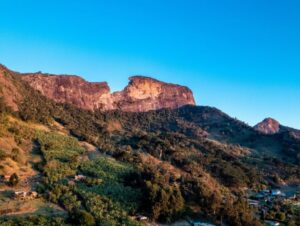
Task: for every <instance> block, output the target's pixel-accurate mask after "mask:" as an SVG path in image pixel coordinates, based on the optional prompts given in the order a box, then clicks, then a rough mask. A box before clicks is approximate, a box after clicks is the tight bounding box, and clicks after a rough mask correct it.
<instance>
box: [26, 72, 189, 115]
mask: <svg viewBox="0 0 300 226" xmlns="http://www.w3.org/2000/svg"><path fill="white" fill-rule="evenodd" d="M22 79H23V80H25V81H27V82H28V83H29V84H30V85H31V86H32V87H33V88H34V89H36V90H39V91H40V92H41V93H42V94H43V95H44V96H46V97H48V98H50V99H53V100H54V101H56V102H60V103H70V104H73V105H75V106H77V107H79V108H83V109H88V110H96V109H101V110H113V109H120V110H122V111H131V112H143V111H149V110H156V109H161V108H178V107H181V106H184V105H195V101H194V97H193V93H192V92H191V90H190V89H188V88H187V87H184V86H179V85H174V84H169V83H164V82H160V81H158V80H155V79H152V78H148V77H142V76H134V77H131V78H129V80H130V82H129V84H128V86H127V87H125V89H124V90H123V91H120V92H115V93H111V92H110V88H109V86H108V85H107V83H106V82H100V83H93V82H87V81H85V80H83V79H82V78H80V77H78V76H66V75H45V74H41V73H35V74H24V75H22Z"/></svg>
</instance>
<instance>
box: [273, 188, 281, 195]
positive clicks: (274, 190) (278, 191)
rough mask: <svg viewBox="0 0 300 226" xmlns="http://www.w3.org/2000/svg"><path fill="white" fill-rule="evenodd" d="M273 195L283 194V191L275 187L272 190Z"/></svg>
mask: <svg viewBox="0 0 300 226" xmlns="http://www.w3.org/2000/svg"><path fill="white" fill-rule="evenodd" d="M271 195H272V196H282V195H283V193H282V192H281V191H280V190H279V189H273V190H271Z"/></svg>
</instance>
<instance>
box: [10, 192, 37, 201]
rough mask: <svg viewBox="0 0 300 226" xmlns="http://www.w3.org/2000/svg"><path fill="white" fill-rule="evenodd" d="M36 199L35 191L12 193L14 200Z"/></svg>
mask: <svg viewBox="0 0 300 226" xmlns="http://www.w3.org/2000/svg"><path fill="white" fill-rule="evenodd" d="M37 197H38V193H37V192H35V191H30V192H26V191H16V192H14V198H15V199H19V200H32V199H36V198H37Z"/></svg>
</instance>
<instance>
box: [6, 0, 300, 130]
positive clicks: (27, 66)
mask: <svg viewBox="0 0 300 226" xmlns="http://www.w3.org/2000/svg"><path fill="white" fill-rule="evenodd" d="M0 3H1V13H0V62H1V63H3V64H5V65H6V66H8V67H9V68H11V69H13V70H17V71H20V72H34V71H39V70H41V71H43V72H49V73H67V74H77V75H81V76H83V77H84V78H85V79H87V80H89V81H104V80H105V81H108V82H109V84H110V86H111V88H112V90H120V89H122V88H123V87H124V86H125V85H126V84H127V77H128V76H130V75H136V74H141V75H148V76H152V77H155V78H157V79H160V80H163V81H168V82H173V83H179V84H184V85H187V86H189V87H190V88H191V89H192V90H193V92H194V94H195V97H196V100H197V103H198V105H210V106H215V107H218V108H220V109H221V110H223V111H224V112H226V113H228V114H230V115H231V116H233V117H237V118H239V119H241V120H243V121H245V122H248V123H249V124H251V125H253V124H255V123H256V122H258V121H260V120H262V119H263V118H265V117H268V116H271V117H274V118H276V119H278V120H279V121H280V122H281V123H282V124H285V125H289V126H292V127H296V128H300V13H299V12H300V1H298V0H294V1H292V0H284V1H283V0H248V1H247V0H239V1H234V0H227V1H226V0H224V1H223V0H218V1H217V0H181V1H179V0H122V1H121V0H119V1H114V0H110V1H108V0H106V1H102V0H64V1H62V0H60V1H59V0H48V1H47V0H45V1H41V0H35V1H34V0H1V1H0Z"/></svg>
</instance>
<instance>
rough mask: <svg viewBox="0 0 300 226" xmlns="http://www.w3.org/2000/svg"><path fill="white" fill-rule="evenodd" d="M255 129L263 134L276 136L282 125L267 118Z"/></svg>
mask: <svg viewBox="0 0 300 226" xmlns="http://www.w3.org/2000/svg"><path fill="white" fill-rule="evenodd" d="M254 129H255V130H257V131H259V132H261V133H263V134H275V133H278V132H279V131H280V124H279V122H278V121H276V120H275V119H272V118H266V119H264V120H263V121H262V122H260V123H258V124H257V125H256V126H254Z"/></svg>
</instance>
